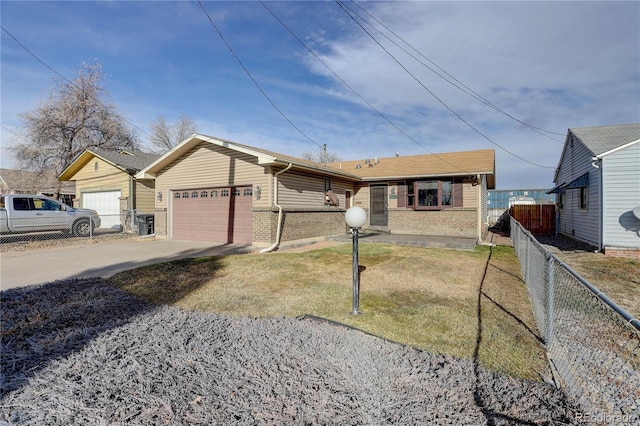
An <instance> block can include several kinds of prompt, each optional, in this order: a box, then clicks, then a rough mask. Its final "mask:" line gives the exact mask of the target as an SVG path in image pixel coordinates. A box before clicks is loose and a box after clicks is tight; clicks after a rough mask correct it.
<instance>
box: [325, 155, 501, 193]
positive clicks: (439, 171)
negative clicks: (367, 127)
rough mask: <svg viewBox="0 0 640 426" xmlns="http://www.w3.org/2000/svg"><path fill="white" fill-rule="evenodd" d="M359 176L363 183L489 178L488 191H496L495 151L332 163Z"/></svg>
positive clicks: (335, 166)
mask: <svg viewBox="0 0 640 426" xmlns="http://www.w3.org/2000/svg"><path fill="white" fill-rule="evenodd" d="M328 166H329V167H331V168H339V169H341V170H345V171H348V172H351V173H353V174H356V175H358V176H360V178H361V179H362V180H363V181H373V180H382V179H387V180H388V179H407V178H420V177H425V176H434V177H438V176H442V177H445V176H461V175H472V176H474V177H475V176H476V175H478V174H482V175H488V176H489V179H488V184H489V188H495V151H494V150H493V149H482V150H476V151H462V152H449V153H444V154H427V155H410V156H402V157H401V156H398V157H387V158H371V159H366V160H354V161H337V162H334V163H329V164H328Z"/></svg>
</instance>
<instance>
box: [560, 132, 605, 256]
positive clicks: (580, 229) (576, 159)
mask: <svg viewBox="0 0 640 426" xmlns="http://www.w3.org/2000/svg"><path fill="white" fill-rule="evenodd" d="M571 137H572V140H571V141H570V142H569V143H567V146H566V147H565V151H564V153H563V157H562V162H561V164H560V168H559V170H558V178H557V181H556V184H557V185H560V184H562V183H569V182H571V181H573V180H574V179H576V178H578V177H580V176H581V175H583V174H584V173H587V172H588V173H589V188H588V191H589V192H588V205H587V208H586V209H582V208H580V189H578V188H576V189H567V190H565V193H564V206H563V207H562V208H561V209H559V210H558V215H559V222H558V229H557V231H558V232H559V233H561V234H565V235H568V236H570V237H573V238H576V239H578V240H581V241H584V242H586V243H588V244H591V245H593V246H598V244H599V241H598V240H599V236H600V220H599V215H600V172H599V169H596V168H594V167H593V166H592V165H591V158H592V157H593V156H594V153H592V152H591V151H590V150H589V149H587V148H586V147H585V146H584V144H583V143H582V142H580V140H578V139H577V138H575V136H573V135H571ZM571 142H572V143H571Z"/></svg>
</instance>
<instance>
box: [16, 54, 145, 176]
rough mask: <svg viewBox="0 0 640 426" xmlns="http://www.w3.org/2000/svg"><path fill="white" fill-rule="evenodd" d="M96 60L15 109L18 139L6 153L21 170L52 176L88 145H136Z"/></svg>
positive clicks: (133, 135) (132, 133) (128, 146)
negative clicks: (33, 104)
mask: <svg viewBox="0 0 640 426" xmlns="http://www.w3.org/2000/svg"><path fill="white" fill-rule="evenodd" d="M104 80H105V77H104V74H103V73H102V67H101V65H100V64H99V63H97V62H95V61H93V62H89V63H83V64H82V65H81V66H80V69H79V71H78V75H77V77H76V79H75V80H74V81H73V82H71V81H69V80H65V79H57V80H54V87H53V88H52V89H51V92H50V94H49V97H48V98H47V99H45V100H43V102H42V103H41V105H40V106H39V107H38V108H36V109H35V110H33V111H30V112H26V113H23V114H20V115H19V117H20V119H21V120H22V121H23V123H22V134H23V136H21V138H20V139H19V140H17V141H16V142H15V143H14V144H12V146H10V147H9V152H10V153H11V154H12V156H13V157H14V158H15V159H16V160H17V161H18V162H19V164H20V165H21V167H22V169H23V170H31V171H35V172H39V173H41V174H45V175H54V176H57V175H58V174H59V173H60V172H62V170H64V168H66V167H67V166H68V165H69V164H70V163H71V161H73V159H74V158H75V157H76V156H78V155H79V154H80V153H82V151H84V150H85V149H86V148H87V147H90V146H98V147H101V148H104V149H117V148H130V149H135V148H136V145H137V135H136V133H135V131H133V129H130V128H129V127H128V126H127V124H126V122H125V120H124V119H123V118H122V117H121V116H120V115H119V114H118V113H117V109H116V107H115V105H113V104H111V103H109V101H108V93H107V91H106V90H105V89H104V87H102V84H103V83H104Z"/></svg>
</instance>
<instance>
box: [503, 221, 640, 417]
mask: <svg viewBox="0 0 640 426" xmlns="http://www.w3.org/2000/svg"><path fill="white" fill-rule="evenodd" d="M511 240H512V242H513V245H514V247H515V250H516V252H517V255H518V259H519V260H520V265H521V268H522V274H523V276H524V278H525V281H526V284H527V288H528V291H529V296H530V298H531V301H532V304H533V310H534V314H535V317H536V321H537V323H538V328H539V329H540V333H541V335H542V337H543V338H544V340H545V343H546V349H547V354H548V357H549V361H550V363H551V367H552V370H553V371H554V377H555V379H556V382H557V383H558V384H559V386H561V387H562V388H563V389H564V390H565V392H566V393H567V394H568V395H570V396H571V397H573V398H574V399H575V400H576V401H578V402H579V403H580V405H581V408H582V409H583V410H584V413H585V414H584V418H583V419H582V420H584V421H585V422H596V423H615V424H639V423H640V320H638V319H635V318H633V317H632V316H631V315H629V314H628V313H627V312H625V311H624V310H623V309H622V308H620V307H619V306H617V305H616V304H615V303H614V302H612V301H611V300H610V299H608V298H607V297H606V296H605V295H604V294H602V293H601V292H600V291H599V290H598V289H597V288H595V287H594V286H593V285H591V284H590V283H588V282H587V281H586V280H584V279H583V278H582V277H580V275H578V274H577V273H575V272H574V271H573V270H571V268H569V266H567V265H566V264H565V263H563V262H562V261H560V260H559V259H558V258H556V257H555V256H554V255H553V254H551V253H549V252H548V251H547V250H545V248H544V247H543V246H542V245H541V244H540V243H539V242H538V241H537V240H536V239H535V238H534V237H533V236H532V235H531V234H530V233H529V231H527V230H526V229H524V228H523V227H522V226H521V225H520V224H519V223H518V222H517V221H515V220H513V219H512V220H511Z"/></svg>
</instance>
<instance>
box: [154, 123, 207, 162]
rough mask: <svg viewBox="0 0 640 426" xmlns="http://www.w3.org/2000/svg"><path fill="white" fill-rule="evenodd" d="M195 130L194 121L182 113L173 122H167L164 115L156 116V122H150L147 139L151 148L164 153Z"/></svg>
mask: <svg viewBox="0 0 640 426" xmlns="http://www.w3.org/2000/svg"><path fill="white" fill-rule="evenodd" d="M196 132H197V126H196V123H195V122H194V121H193V120H191V119H190V118H188V117H185V116H184V115H183V116H182V117H180V119H179V120H178V121H176V122H175V123H174V124H170V123H167V120H166V119H165V118H164V117H162V116H158V118H157V119H156V122H155V123H151V138H150V139H149V141H150V142H151V144H152V145H153V146H152V147H151V150H153V151H154V152H157V153H160V154H164V153H165V152H167V151H169V150H170V149H171V148H173V147H174V146H176V145H178V144H179V143H180V142H182V141H183V140H185V139H186V138H187V137H189V136H190V135H191V134H193V133H196Z"/></svg>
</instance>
